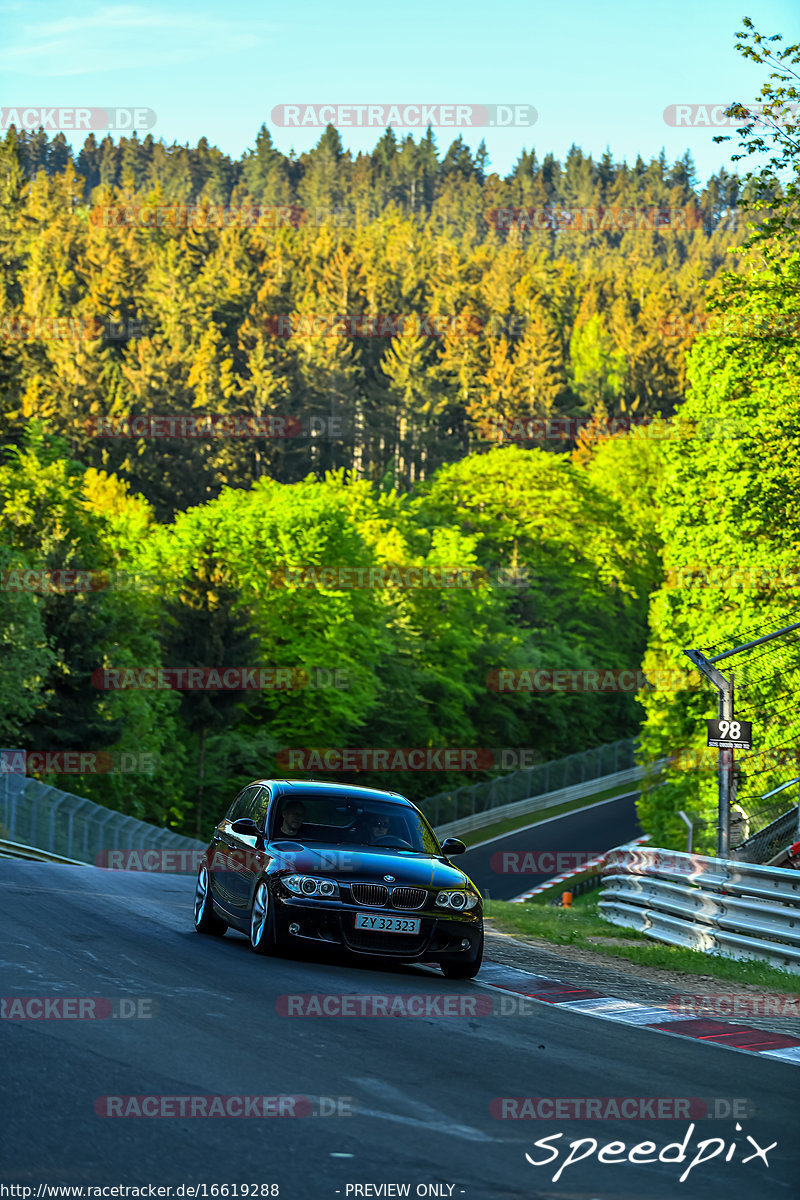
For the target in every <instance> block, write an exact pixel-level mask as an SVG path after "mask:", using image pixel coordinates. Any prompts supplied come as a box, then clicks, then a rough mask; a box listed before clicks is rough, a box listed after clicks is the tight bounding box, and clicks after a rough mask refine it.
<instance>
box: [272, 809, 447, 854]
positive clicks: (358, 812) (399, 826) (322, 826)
mask: <svg viewBox="0 0 800 1200" xmlns="http://www.w3.org/2000/svg"><path fill="white" fill-rule="evenodd" d="M272 822H273V823H272V839H273V840H283V841H287V840H288V841H296V842H301V843H302V844H303V845H314V844H315V843H317V844H319V843H324V844H326V845H335V846H369V847H374V848H375V849H386V850H394V851H398V850H405V851H408V852H412V853H417V854H436V855H438V854H439V853H440V848H439V846H438V844H437V842H436V839H435V837H434V836H433V834H432V832H431V830H430V828H429V827H428V826H427V825H426V824H425V822H424V821H423V820H422V819H421V817H420V815H419V814H418V813H417V812H415V810H414V809H413V808H411V807H408V806H406V805H405V804H385V803H381V802H380V801H379V800H361V799H355V798H353V799H348V798H346V797H345V798H342V799H339V798H338V797H335V798H331V797H329V796H314V795H304V796H302V797H300V796H288V797H283V798H282V799H281V800H280V801H279V802H278V804H277V806H276V812H275V814H274V815H273V818H272Z"/></svg>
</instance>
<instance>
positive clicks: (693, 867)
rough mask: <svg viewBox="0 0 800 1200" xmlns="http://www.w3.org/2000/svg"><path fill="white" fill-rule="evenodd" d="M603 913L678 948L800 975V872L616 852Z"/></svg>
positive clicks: (672, 854) (648, 850)
mask: <svg viewBox="0 0 800 1200" xmlns="http://www.w3.org/2000/svg"><path fill="white" fill-rule="evenodd" d="M599 907H600V911H601V912H602V914H603V916H604V917H606V918H607V920H609V921H611V922H612V924H614V925H621V926H624V927H626V928H628V929H638V930H639V931H640V932H642V933H648V934H650V935H651V936H652V937H654V938H657V939H658V940H659V941H662V942H668V943H670V944H671V945H673V946H686V947H688V948H690V949H693V950H701V951H703V952H704V953H706V954H719V955H724V956H726V957H728V958H737V959H742V960H746V959H758V960H760V961H762V962H768V963H770V964H772V965H773V966H776V967H780V968H781V969H782V970H785V971H791V972H793V973H798V974H800V873H799V872H797V871H787V870H784V869H782V868H781V867H767V866H763V865H761V864H757V863H742V862H738V861H736V860H734V859H721V858H708V857H706V856H704V855H699V854H681V853H679V852H677V851H671V850H661V849H657V848H652V847H640V848H638V849H634V848H624V847H621V848H620V849H618V850H613V851H610V852H609V854H608V856H607V861H606V866H605V868H604V871H603V890H602V892H601V895H600V904H599Z"/></svg>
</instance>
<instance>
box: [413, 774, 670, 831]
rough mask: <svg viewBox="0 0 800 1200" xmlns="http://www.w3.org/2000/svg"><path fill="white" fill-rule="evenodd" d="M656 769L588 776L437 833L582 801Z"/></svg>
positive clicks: (440, 828) (439, 828)
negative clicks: (582, 779)
mask: <svg viewBox="0 0 800 1200" xmlns="http://www.w3.org/2000/svg"><path fill="white" fill-rule="evenodd" d="M664 762H666V759H664ZM657 767H658V764H656V769H657ZM653 769H654V768H651V767H630V768H629V769H628V770H627V771H617V772H616V773H615V774H613V775H602V776H600V777H599V778H598V779H589V780H587V781H586V783H576V784H573V786H572V787H567V788H559V790H558V791H556V792H548V793H547V794H546V795H544V796H529V797H528V798H527V799H525V800H518V801H517V803H516V804H504V805H502V806H501V807H500V808H493V809H488V810H485V811H484V812H479V813H475V815H474V816H470V817H462V818H461V819H460V820H458V821H448V823H447V824H446V825H434V829H435V830H436V834H437V836H441V837H458V835H459V834H460V833H472V832H473V830H475V829H481V828H482V827H483V826H484V825H493V824H494V823H495V822H496V821H509V820H513V818H514V817H521V816H525V815H526V814H527V813H534V812H541V811H543V810H544V809H547V808H555V807H556V806H557V805H559V804H568V803H569V801H570V800H581V799H583V798H584V797H585V796H593V795H594V794H595V793H596V792H599V791H606V790H608V789H609V788H615V787H626V786H627V785H628V784H630V783H638V782H639V781H640V780H641V779H644V778H645V776H646V775H648V774H650V773H651V772H652V771H653Z"/></svg>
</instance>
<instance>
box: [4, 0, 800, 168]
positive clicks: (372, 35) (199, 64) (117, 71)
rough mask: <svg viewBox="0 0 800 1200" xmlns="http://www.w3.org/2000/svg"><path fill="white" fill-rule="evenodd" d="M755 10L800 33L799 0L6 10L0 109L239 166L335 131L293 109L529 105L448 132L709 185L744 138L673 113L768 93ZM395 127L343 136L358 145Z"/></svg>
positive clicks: (16, 5)
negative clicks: (751, 35) (676, 121)
mask: <svg viewBox="0 0 800 1200" xmlns="http://www.w3.org/2000/svg"><path fill="white" fill-rule="evenodd" d="M745 13H746V14H747V15H749V16H750V17H752V19H753V21H754V22H755V24H756V27H757V28H759V29H760V30H761V31H762V32H764V33H767V34H771V33H782V34H783V36H784V40H785V41H787V42H793V41H800V6H798V0H759V2H758V3H752V2H751V0H738V2H733V3H731V2H729V0H670V2H668V3H665V4H661V5H656V4H653V3H652V2H651V3H644V2H643V0H639V2H638V3H634V2H633V0H572V2H571V3H559V2H558V0H547V2H546V3H544V2H542V0H503V2H502V3H489V2H487V0H484V2H483V3H480V4H478V3H475V2H474V0H462V2H461V3H458V4H436V3H431V2H430V0H427V2H425V3H421V2H420V0H396V3H394V4H389V3H385V2H384V3H376V2H375V0H372V2H371V3H361V2H358V3H355V2H351V3H349V4H342V3H336V2H333V0H291V2H290V3H285V4H281V5H278V4H275V3H271V2H270V0H263V2H262V3H254V2H252V0H237V2H236V3H229V4H227V5H226V4H220V3H209V2H208V0H191V2H182V3H170V2H168V3H161V4H154V3H150V2H145V3H129V4H116V3H102V2H100V3H98V2H96V0H85V2H74V0H73V2H69V0H68V2H67V3H55V2H51V0H0V106H8V107H17V106H48V105H49V106H53V105H56V106H60V107H65V106H69V105H84V106H103V107H105V106H108V105H119V106H125V105H130V106H135V107H147V108H150V109H153V110H155V112H156V114H157V122H156V125H155V127H154V129H153V130H152V132H153V134H154V136H156V137H163V138H164V139H165V140H166V141H167V142H172V141H173V140H176V141H179V142H186V141H188V142H189V143H191V144H194V143H196V142H197V140H198V139H199V138H200V137H202V136H206V137H207V138H208V139H209V141H210V142H212V143H213V144H216V145H218V146H220V147H221V148H222V149H223V150H224V151H225V152H227V153H228V154H231V155H233V156H238V155H240V154H241V153H242V151H243V150H245V149H246V148H247V147H248V146H251V145H252V144H253V142H254V140H255V136H256V133H257V131H258V128H259V126H260V125H261V123H262V122H266V124H267V125H268V126H269V127H270V129H271V132H272V134H273V137H274V139H275V141H276V144H277V146H278V147H279V149H281V150H283V151H284V152H286V153H288V151H289V150H290V148H292V147H294V149H295V150H296V151H298V152H300V151H303V150H307V149H309V148H310V147H311V146H312V145H314V143H315V142H316V141H317V140H318V139H319V136H320V133H321V132H322V130H321V129H320V128H298V129H292V130H290V129H287V128H283V129H279V128H277V127H276V126H275V125H274V123H273V122H272V120H271V113H272V110H273V108H274V107H275V106H276V105H280V104H288V103H297V104H300V105H311V104H318V105H319V104H365V105H366V104H386V105H389V104H393V103H394V104H407V105H411V104H432V103H441V104H453V105H455V104H462V105H463V104H483V105H488V104H501V103H505V104H528V105H533V106H534V107H535V109H536V110H537V113H538V117H537V120H536V123H535V124H534V125H533V126H532V127H528V128H511V129H507V128H506V129H499V128H485V129H475V128H473V129H466V128H465V129H455V128H447V129H441V130H434V132H435V133H436V136H437V141H438V144H439V146H440V149H441V150H442V151H444V149H446V147H447V146H448V145H449V144H450V142H451V141H452V139H453V138H455V137H457V136H458V135H459V133H461V134H462V136H463V137H464V138H465V140H466V141H467V142H468V144H470V145H471V146H472V147H473V149H474V148H477V145H478V143H479V141H480V139H481V137H485V140H486V144H487V148H488V151H489V156H490V169H491V170H496V171H498V172H500V173H501V174H505V173H506V172H507V171H508V170H509V169H510V168H511V167H512V166H513V163H514V161H515V160H516V158H517V156H518V154H519V151H520V149H521V148H522V146H526V147H527V148H529V149H530V148H531V147H532V146H533V147H535V149H536V151H537V153H538V154H539V155H540V157H541V156H542V155H543V154H544V153H546V152H547V151H552V152H553V153H555V154H556V155H557V156H559V157H562V158H563V156H564V155H565V154H566V152H567V150H568V148H569V146H570V144H571V143H572V142H575V143H576V144H577V145H579V146H581V147H582V148H583V150H584V151H585V152H586V153H592V154H594V155H595V156H596V157H597V156H599V155H600V154H602V152H603V151H604V149H605V148H606V146H608V147H610V150H611V153H612V155H613V156H614V158H616V159H622V158H624V157H626V158H627V159H628V160H629V161H631V160H632V159H634V158H635V156H636V154H637V153H640V154H642V156H643V157H645V158H649V157H650V156H652V155H654V154H658V152H659V151H660V149H661V147H662V146H663V147H664V149H665V151H666V154H667V157H668V158H669V159H670V160H672V159H674V158H676V157H678V156H679V155H681V154H683V153H684V151H685V150H687V149H689V150H690V151H691V152H692V154H693V156H694V158H695V162H696V163H697V168H698V174H699V175H700V178H701V179H703V180H704V179H706V178H707V177H708V175H709V174H710V173H712V172H713V171H716V170H718V169H719V167H720V166H722V165H724V166H726V167H728V168H729V169H731V164H730V159H729V155H730V154H731V153H732V152H734V147H735V141H734V142H731V143H728V144H726V145H716V144H715V143H714V142H713V141H712V137H713V135H714V133H719V132H726V130H717V129H708V128H701V127H691V128H683V129H679V128H674V127H671V126H669V125H668V124H666V123H665V120H664V116H663V113H664V109H665V108H666V107H667V106H668V105H670V104H707V105H709V106H713V105H718V104H727V103H729V102H730V101H732V100H734V99H740V100H742V101H745V102H747V101H749V100H752V99H753V98H755V97H756V96H757V94H758V92H759V90H760V87H761V83H762V81H763V78H765V75H762V72H761V69H760V68H758V67H757V66H756V65H755V64H753V63H749V62H747V61H745V60H744V59H742V58H741V56H740V55H739V54H738V53H737V52H736V51H735V49H734V34H735V31H736V30H737V29H738V28H739V27H740V25H741V17H742V15H743V14H745ZM380 133H381V130H380V129H372V128H366V129H358V128H351V129H348V130H343V131H342V136H343V140H344V143H345V145H346V146H347V147H349V148H350V149H352V150H353V151H357V150H359V149H362V150H366V149H370V148H371V147H372V146H373V145H374V144H375V142H376V141H377V139H378V137H379V136H380ZM398 134H399V136H402V135H403V131H402V130H398ZM414 135H415V137H418V136H419V131H414ZM67 136H68V139H69V140H70V141H71V142H72V144H73V145H74V146H76V147H77V146H79V145H80V143H81V142H82V140H83V139H82V136H72V135H69V134H67Z"/></svg>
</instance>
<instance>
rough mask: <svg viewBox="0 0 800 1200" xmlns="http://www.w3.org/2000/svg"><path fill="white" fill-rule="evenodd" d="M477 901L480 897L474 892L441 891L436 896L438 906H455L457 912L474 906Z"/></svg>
mask: <svg viewBox="0 0 800 1200" xmlns="http://www.w3.org/2000/svg"><path fill="white" fill-rule="evenodd" d="M477 903H478V897H477V896H476V895H475V893H474V892H439V895H438V896H437V897H436V906H437V908H454V909H455V910H456V912H464V911H465V909H468V908H474V907H475V905H476V904H477Z"/></svg>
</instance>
